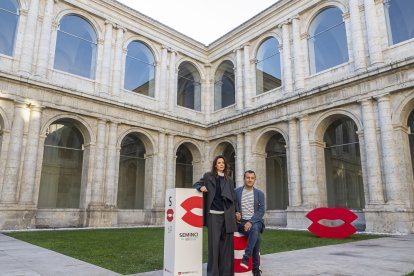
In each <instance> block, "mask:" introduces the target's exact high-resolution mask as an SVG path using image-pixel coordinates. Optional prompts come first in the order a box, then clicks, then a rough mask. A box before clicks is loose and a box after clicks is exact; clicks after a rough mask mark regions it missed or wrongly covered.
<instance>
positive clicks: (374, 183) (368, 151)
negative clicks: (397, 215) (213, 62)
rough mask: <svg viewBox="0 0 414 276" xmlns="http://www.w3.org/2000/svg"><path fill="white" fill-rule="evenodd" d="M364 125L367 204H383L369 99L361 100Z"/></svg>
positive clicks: (372, 113)
mask: <svg viewBox="0 0 414 276" xmlns="http://www.w3.org/2000/svg"><path fill="white" fill-rule="evenodd" d="M361 107H362V121H363V125H364V146H365V148H364V149H363V150H364V151H365V156H366V160H367V162H366V166H367V167H366V171H367V181H368V185H367V186H368V198H369V202H368V204H384V190H383V185H382V179H381V164H380V159H379V150H378V144H377V131H376V126H375V116H374V108H373V103H372V100H371V99H366V100H364V101H362V102H361Z"/></svg>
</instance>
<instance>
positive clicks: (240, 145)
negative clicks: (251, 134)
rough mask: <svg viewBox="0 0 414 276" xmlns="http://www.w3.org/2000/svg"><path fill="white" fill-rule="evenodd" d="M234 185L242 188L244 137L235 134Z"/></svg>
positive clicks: (241, 134)
mask: <svg viewBox="0 0 414 276" xmlns="http://www.w3.org/2000/svg"><path fill="white" fill-rule="evenodd" d="M236 141H237V142H236V143H237V144H236V169H237V170H236V184H237V186H238V187H240V186H243V182H244V179H243V173H244V162H243V161H244V160H243V159H244V135H243V133H238V134H237V140H236Z"/></svg>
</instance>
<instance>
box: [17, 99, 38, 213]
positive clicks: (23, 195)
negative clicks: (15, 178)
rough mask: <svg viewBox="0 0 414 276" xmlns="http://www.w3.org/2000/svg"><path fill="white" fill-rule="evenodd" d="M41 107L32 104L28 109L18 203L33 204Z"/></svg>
mask: <svg viewBox="0 0 414 276" xmlns="http://www.w3.org/2000/svg"><path fill="white" fill-rule="evenodd" d="M41 118H42V108H41V107H39V106H32V107H31V110H30V121H29V131H28V137H27V143H26V151H25V154H24V160H23V170H22V173H23V175H22V180H21V188H20V204H28V205H31V204H34V202H33V191H34V187H35V183H36V181H35V180H36V168H37V158H38V150H39V138H40V123H41Z"/></svg>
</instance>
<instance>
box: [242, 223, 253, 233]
mask: <svg viewBox="0 0 414 276" xmlns="http://www.w3.org/2000/svg"><path fill="white" fill-rule="evenodd" d="M252 226H253V224H252V223H251V222H250V221H248V222H246V224H245V225H244V231H246V232H247V231H249V230H250V228H252Z"/></svg>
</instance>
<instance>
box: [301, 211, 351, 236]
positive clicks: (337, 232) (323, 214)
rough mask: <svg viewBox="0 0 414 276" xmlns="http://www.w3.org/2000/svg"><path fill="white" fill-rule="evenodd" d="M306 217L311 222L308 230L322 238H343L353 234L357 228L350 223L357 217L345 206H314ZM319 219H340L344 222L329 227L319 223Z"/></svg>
mask: <svg viewBox="0 0 414 276" xmlns="http://www.w3.org/2000/svg"><path fill="white" fill-rule="evenodd" d="M306 217H307V218H308V219H310V220H311V221H312V222H313V223H312V224H311V225H310V226H309V227H308V230H309V231H310V232H312V233H314V234H315V235H317V236H319V237H322V238H332V239H343V238H346V237H349V236H351V235H352V234H354V233H355V232H356V231H357V229H356V228H355V227H354V226H353V225H352V224H351V222H353V221H354V220H356V219H357V218H358V216H357V215H355V214H354V213H353V212H352V211H350V210H348V209H346V208H316V209H314V210H312V211H310V212H309V213H308V214H307V215H306ZM321 219H326V220H338V219H340V220H342V221H343V222H344V224H341V225H339V226H336V227H329V226H325V225H322V224H320V223H319V221H320V220H321Z"/></svg>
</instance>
